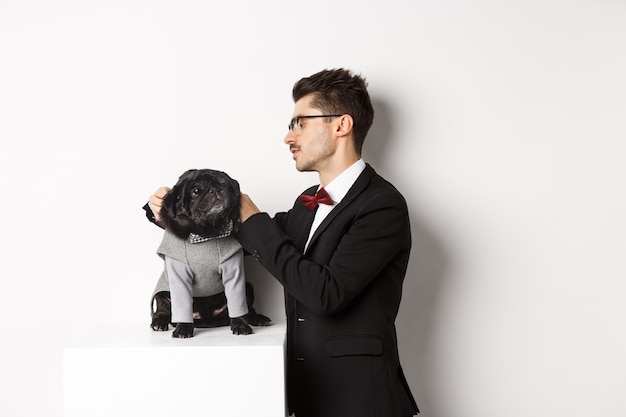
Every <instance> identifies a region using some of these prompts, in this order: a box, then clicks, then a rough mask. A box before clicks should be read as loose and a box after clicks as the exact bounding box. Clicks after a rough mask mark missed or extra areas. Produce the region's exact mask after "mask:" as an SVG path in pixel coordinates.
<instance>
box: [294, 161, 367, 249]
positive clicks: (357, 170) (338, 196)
mask: <svg viewBox="0 0 626 417" xmlns="http://www.w3.org/2000/svg"><path fill="white" fill-rule="evenodd" d="M364 169H365V162H364V161H363V160H362V159H359V160H358V161H356V162H355V163H354V164H352V165H350V167H348V168H347V169H346V170H345V171H343V172H342V173H341V174H339V175H338V176H337V177H336V178H335V179H334V180H332V181H331V182H330V183H329V184H328V185H327V186H326V187H324V189H325V190H326V192H327V193H328V195H329V196H330V198H331V199H332V200H333V203H335V204H333V205H332V206H329V205H328V204H320V205H319V206H318V207H317V211H316V212H315V219H313V225H312V226H311V230H310V231H309V238H308V239H307V241H306V245H305V246H304V252H305V253H306V250H307V248H308V247H309V242H310V241H311V237H312V236H313V234H314V233H315V231H316V230H317V228H318V227H319V225H320V224H321V223H322V222H323V221H324V219H325V218H326V216H328V214H329V213H330V212H331V211H332V210H333V208H335V206H336V205H337V204H339V203H341V200H343V198H344V197H345V196H346V194H348V191H349V190H350V188H351V187H352V186H353V185H354V183H355V182H356V179H357V178H358V177H359V175H361V172H363V170H364Z"/></svg>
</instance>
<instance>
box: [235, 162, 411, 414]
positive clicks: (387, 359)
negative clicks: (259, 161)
mask: <svg viewBox="0 0 626 417" xmlns="http://www.w3.org/2000/svg"><path fill="white" fill-rule="evenodd" d="M316 189H317V186H315V187H311V188H310V189H308V190H307V191H305V193H306V194H310V195H312V194H314V193H315V191H316ZM314 213H315V212H314V211H308V210H307V209H306V208H305V207H304V206H303V205H302V203H300V201H299V200H296V202H295V204H294V206H293V208H292V209H291V210H290V211H289V212H286V213H279V214H277V215H276V216H275V217H274V219H271V218H270V217H269V216H268V215H267V214H266V213H259V214H256V215H254V216H252V217H250V218H249V219H248V220H247V221H246V222H244V223H243V224H242V225H241V227H240V229H239V231H238V233H237V234H236V237H237V239H238V240H239V241H240V243H241V244H242V246H243V247H244V248H245V249H246V250H247V251H248V252H249V253H250V254H251V255H253V256H254V257H255V258H256V259H257V260H258V261H259V262H261V264H263V266H264V267H265V268H266V269H267V270H268V271H269V272H270V273H271V274H272V275H273V276H274V277H276V279H278V281H280V283H281V284H282V285H283V286H284V289H285V303H286V315H287V339H288V340H287V372H288V379H287V387H288V400H289V409H290V411H291V412H296V415H297V416H298V417H307V416H320V417H321V416H323V417H340V416H341V417H349V416H354V417H357V416H358V417H367V416H371V417H374V416H376V417H404V416H410V415H414V414H415V413H417V412H418V409H417V405H416V404H415V400H414V399H413V396H412V394H411V391H410V389H409V387H408V384H407V382H406V379H405V377H404V374H403V372H402V368H401V367H400V361H399V358H398V348H397V339H396V330H395V324H394V322H395V318H396V315H397V313H398V307H399V305H400V298H401V295H402V282H403V280H404V276H405V273H406V268H407V264H408V260H409V252H410V249H411V230H410V224H409V216H408V210H407V207H406V202H405V200H404V198H403V197H402V195H401V194H400V193H399V192H398V191H397V190H396V189H395V188H394V187H393V186H392V185H391V184H390V183H388V182H387V181H385V180H384V179H383V178H382V177H380V176H379V175H378V174H376V172H375V171H374V169H372V167H371V166H369V165H367V166H366V168H365V170H364V171H363V172H362V173H361V175H360V176H359V178H358V179H357V181H356V182H355V184H354V185H353V186H352V188H351V189H350V191H349V192H348V194H347V195H346V196H345V197H344V199H343V200H342V201H341V203H339V204H338V205H337V206H336V207H335V208H334V209H333V210H332V211H331V212H330V214H329V215H328V217H327V218H326V219H325V220H324V221H323V222H322V224H321V225H320V226H319V228H318V229H317V231H316V232H315V234H314V236H313V237H312V239H311V242H310V244H309V247H308V248H307V251H306V253H303V250H304V245H305V243H306V240H307V238H308V233H309V230H310V227H311V223H312V221H313V217H314Z"/></svg>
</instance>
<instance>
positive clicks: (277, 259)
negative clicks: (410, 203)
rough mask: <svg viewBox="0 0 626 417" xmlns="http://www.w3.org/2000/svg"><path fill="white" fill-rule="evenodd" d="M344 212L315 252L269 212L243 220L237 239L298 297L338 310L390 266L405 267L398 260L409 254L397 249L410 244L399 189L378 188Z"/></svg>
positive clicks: (315, 306)
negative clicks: (305, 249) (303, 249)
mask: <svg viewBox="0 0 626 417" xmlns="http://www.w3.org/2000/svg"><path fill="white" fill-rule="evenodd" d="M345 212H348V213H345ZM292 215H293V214H292ZM340 215H342V216H349V220H348V221H346V220H345V217H344V220H343V221H338V220H339V219H338V218H336V219H334V220H333V223H332V224H331V226H330V227H329V228H328V229H326V230H325V231H324V232H323V236H322V237H320V241H319V242H318V246H319V248H317V249H315V250H313V254H312V255H311V257H309V256H306V255H303V254H302V253H300V252H299V251H298V250H297V249H296V247H295V245H294V242H293V241H292V239H290V237H289V236H287V235H286V234H285V233H284V232H283V230H282V229H281V227H279V226H278V224H277V223H276V222H275V221H273V220H272V219H271V218H270V217H269V216H268V215H267V214H266V213H259V214H256V215H254V216H252V217H250V218H249V219H248V220H247V221H246V222H245V223H243V224H242V226H241V228H240V230H239V232H238V233H237V238H238V239H239V241H240V243H241V244H242V246H243V247H244V248H246V250H247V251H248V252H249V253H250V254H252V255H253V256H254V257H255V258H256V259H257V260H258V261H259V262H260V263H261V264H262V265H263V266H264V267H265V268H266V269H267V270H268V271H269V272H270V273H271V274H272V275H273V276H274V277H275V278H276V279H277V280H278V281H280V283H281V284H282V285H283V286H284V288H285V290H286V291H287V292H288V293H290V294H291V295H292V296H293V297H295V298H296V299H297V300H298V301H300V302H301V303H303V304H305V305H307V307H309V308H311V309H312V310H314V311H317V312H318V313H319V314H334V313H336V312H339V311H341V310H342V309H343V308H345V307H346V306H347V305H348V304H349V303H350V302H351V301H352V300H353V299H354V298H355V297H357V296H358V295H359V293H360V292H361V291H363V289H364V288H365V287H366V286H367V285H368V284H369V283H370V282H371V281H372V280H373V279H374V278H376V277H377V276H379V275H384V270H385V269H386V268H399V269H402V268H406V263H405V264H403V265H399V264H398V265H394V263H398V262H400V261H398V260H399V259H406V258H402V257H400V256H398V254H399V253H400V252H401V251H407V250H410V245H411V243H410V242H411V233H410V225H409V218H408V211H407V208H406V203H405V201H404V199H403V198H402V196H401V195H400V194H399V193H397V192H396V193H392V192H381V193H377V194H375V195H373V196H370V197H369V198H368V199H367V201H361V202H359V203H358V205H357V203H353V204H352V208H346V210H344V212H342V213H341V214H340ZM338 217H339V216H338ZM333 226H336V227H335V228H333Z"/></svg>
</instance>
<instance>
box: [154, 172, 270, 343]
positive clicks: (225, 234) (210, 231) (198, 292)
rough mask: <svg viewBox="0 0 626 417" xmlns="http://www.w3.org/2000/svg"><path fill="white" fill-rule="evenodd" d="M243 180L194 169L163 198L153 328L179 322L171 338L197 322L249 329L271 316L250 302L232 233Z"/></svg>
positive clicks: (242, 331)
mask: <svg viewBox="0 0 626 417" xmlns="http://www.w3.org/2000/svg"><path fill="white" fill-rule="evenodd" d="M239 197H240V191H239V183H238V182H237V181H235V180H234V179H232V178H231V177H230V176H228V174H226V173H224V172H221V171H215V170H211V169H192V170H189V171H186V172H185V173H184V174H183V175H181V176H180V178H179V179H178V182H177V183H176V185H174V187H173V188H172V189H171V190H170V191H169V192H168V193H167V194H166V195H165V197H164V198H163V204H162V206H161V211H160V212H159V217H160V220H159V223H158V224H159V225H160V226H161V227H163V228H164V229H165V232H164V236H163V241H162V242H161V245H160V246H159V249H158V251H157V253H158V254H159V256H161V257H162V258H163V259H164V261H165V268H164V271H163V273H162V274H161V277H160V279H159V282H158V283H157V286H156V288H155V291H154V296H153V302H152V324H151V327H152V329H153V330H157V331H164V330H167V329H168V325H169V323H172V324H173V325H175V329H174V332H173V333H172V337H175V338H187V337H192V336H193V330H194V327H198V328H200V327H218V326H227V325H229V324H230V328H231V330H232V332H233V334H244V335H245V334H250V333H252V328H251V327H250V325H253V326H267V325H269V323H270V321H271V320H270V319H269V318H268V317H266V316H264V315H262V314H258V313H256V311H255V310H254V308H253V307H252V305H253V302H254V291H253V288H252V285H251V284H250V283H246V282H245V273H244V266H243V249H242V248H241V245H240V244H239V242H237V240H236V239H235V238H234V237H232V236H231V235H232V233H233V232H235V231H236V230H237V228H238V226H239Z"/></svg>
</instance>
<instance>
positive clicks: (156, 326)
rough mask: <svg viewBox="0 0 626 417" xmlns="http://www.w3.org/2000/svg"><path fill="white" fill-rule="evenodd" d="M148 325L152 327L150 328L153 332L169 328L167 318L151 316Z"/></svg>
mask: <svg viewBox="0 0 626 417" xmlns="http://www.w3.org/2000/svg"><path fill="white" fill-rule="evenodd" d="M150 327H152V330H154V331H155V332H164V331H166V330H167V329H169V320H165V319H163V318H158V317H153V318H152V323H151V324H150Z"/></svg>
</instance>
